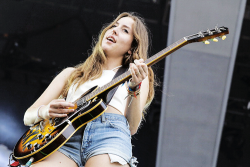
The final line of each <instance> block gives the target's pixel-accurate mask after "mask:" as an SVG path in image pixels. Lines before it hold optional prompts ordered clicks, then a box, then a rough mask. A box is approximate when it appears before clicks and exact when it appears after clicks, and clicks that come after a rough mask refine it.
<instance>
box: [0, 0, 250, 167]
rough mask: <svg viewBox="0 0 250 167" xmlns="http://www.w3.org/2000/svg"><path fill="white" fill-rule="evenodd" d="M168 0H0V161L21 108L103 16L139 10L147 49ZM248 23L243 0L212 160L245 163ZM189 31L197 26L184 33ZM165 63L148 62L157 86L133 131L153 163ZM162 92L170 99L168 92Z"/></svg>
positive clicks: (86, 42) (75, 55) (18, 130)
mask: <svg viewBox="0 0 250 167" xmlns="http://www.w3.org/2000/svg"><path fill="white" fill-rule="evenodd" d="M171 4H172V3H171V0H126V1H124V0H98V1H93V0H0V166H1V167H2V166H7V163H8V156H9V154H10V153H11V151H12V149H13V148H14V146H15V144H16V142H17V141H18V140H19V138H20V137H21V136H22V135H23V133H24V132H25V131H26V130H27V128H28V127H25V126H24V125H23V115H24V112H25V111H26V109H27V108H28V107H29V106H30V105H31V104H32V103H33V102H34V101H35V100H36V99H37V98H38V97H39V96H40V94H41V93H42V92H43V91H44V90H45V89H46V87H47V86H48V84H49V83H50V82H51V80H52V79H53V78H54V77H55V76H56V75H57V74H58V73H59V72H60V71H61V70H62V69H64V68H66V67H69V66H75V65H77V64H78V63H79V62H83V61H84V60H85V59H86V58H87V57H88V55H89V53H91V47H92V44H93V39H95V38H96V37H97V36H98V34H99V31H100V29H101V28H102V26H103V25H104V24H105V23H109V22H111V21H112V20H113V19H114V18H115V17H116V16H117V15H118V14H119V13H122V12H126V11H133V12H137V13H139V14H140V15H141V16H142V17H143V18H145V21H146V24H147V25H148V27H149V29H150V31H151V34H152V46H151V49H150V55H153V54H155V53H157V52H158V51H160V50H162V49H164V48H165V47H166V46H167V40H168V32H169V26H170V10H171V8H172V7H173V6H172V5H171ZM216 24H217V23H215V25H216ZM249 24H250V2H249V0H248V1H247V3H246V6H244V17H243V22H242V28H241V32H240V34H239V36H238V38H239V43H238V48H237V53H236V59H235V62H234V68H233V73H232V79H231V80H230V91H229V96H228V99H227V107H226V112H225V115H224V118H225V119H224V120H223V121H224V122H223V131H222V134H221V140H220V141H221V142H220V148H219V150H218V157H217V164H216V166H218V167H231V166H232V167H247V166H249V163H250V160H249V158H248V155H249V152H250V144H249V142H248V141H249V140H250V121H249V117H250V113H249V111H250V73H249V71H250V49H249V46H250V31H249V27H250V25H249ZM221 26H222V25H221ZM225 26H226V25H225ZM201 27H203V29H204V30H206V29H207V28H208V27H207V25H204V26H201ZM183 28H185V25H183ZM209 28H213V27H209ZM193 33H197V32H196V30H195V31H190V32H189V34H186V35H190V34H193ZM182 37H183V36H178V39H180V38H182ZM178 39H176V40H178ZM164 68H165V61H164V60H163V61H160V62H158V63H157V64H156V65H154V66H153V69H154V70H155V74H156V77H157V81H158V83H159V86H157V87H156V94H155V98H154V100H153V102H152V104H151V106H150V108H149V110H148V114H147V116H146V121H145V122H143V125H142V127H141V128H140V129H139V131H138V133H137V134H136V135H134V136H133V137H132V143H133V145H134V147H133V154H134V156H136V157H137V158H138V161H139V164H138V166H139V167H154V166H156V159H157V143H158V135H159V134H158V132H159V124H160V115H161V103H162V94H164V93H166V92H163V80H164ZM197 79H198V78H197ZM171 93H173V94H175V93H174V92H171ZM168 95H169V96H168V98H170V99H171V95H172V94H168Z"/></svg>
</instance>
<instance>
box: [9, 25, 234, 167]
mask: <svg viewBox="0 0 250 167" xmlns="http://www.w3.org/2000/svg"><path fill="white" fill-rule="evenodd" d="M228 33H229V31H228V28H227V27H215V28H214V29H211V30H209V29H208V30H207V31H200V32H198V33H196V34H193V35H190V36H186V37H183V38H181V39H180V40H178V41H177V42H175V43H173V44H171V45H170V46H168V47H167V48H165V49H163V50H162V51H160V52H158V53H157V54H155V55H154V56H152V57H150V58H149V59H147V60H146V61H145V64H147V66H151V65H153V64H155V63H157V62H158V61H160V60H162V59H163V58H165V57H166V56H168V55H169V54H171V53H172V52H174V51H176V50H177V49H179V48H181V47H183V46H184V45H186V44H189V43H193V42H204V43H205V44H209V41H208V39H211V40H212V41H214V42H217V41H218V39H217V37H218V38H222V40H224V39H225V38H226V36H225V35H226V34H228ZM130 77H131V73H130V71H127V72H125V73H123V74H122V75H120V76H118V77H117V78H115V79H113V80H112V81H111V82H109V83H107V84H106V85H104V86H102V87H98V86H94V87H92V88H91V89H89V90H88V91H87V92H85V93H84V94H83V95H82V96H81V97H80V98H79V99H78V100H77V101H75V102H74V105H75V106H74V107H73V108H74V109H75V112H74V113H70V114H68V116H67V117H66V118H51V119H49V120H42V121H40V122H38V123H36V124H35V125H34V126H32V127H30V129H29V130H27V131H26V132H25V133H24V135H23V136H22V137H21V138H20V139H19V141H18V142H17V144H16V146H15V147H14V150H13V156H14V159H16V160H18V161H19V163H20V164H22V165H24V164H26V163H27V162H28V161H33V163H36V162H39V161H41V160H43V159H45V158H46V157H48V156H49V155H51V154H52V153H53V152H55V151H56V150H57V149H59V148H60V147H61V146H62V145H63V144H64V143H66V142H67V141H68V140H69V139H70V137H71V136H72V135H73V134H74V133H75V132H76V131H77V130H78V129H79V128H81V127H82V126H84V125H86V124H87V123H88V122H90V121H92V120H94V119H95V118H97V117H98V116H100V115H101V114H102V113H104V112H105V110H106V109H107V105H106V104H105V100H106V95H107V93H108V92H109V91H110V90H111V89H113V88H114V87H116V86H118V85H119V84H121V83H123V82H125V81H127V80H129V78H130Z"/></svg>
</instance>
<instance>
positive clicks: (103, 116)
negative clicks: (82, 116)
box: [102, 113, 106, 123]
mask: <svg viewBox="0 0 250 167" xmlns="http://www.w3.org/2000/svg"><path fill="white" fill-rule="evenodd" d="M105 121H106V120H105V115H104V113H103V114H102V123H104V122H105Z"/></svg>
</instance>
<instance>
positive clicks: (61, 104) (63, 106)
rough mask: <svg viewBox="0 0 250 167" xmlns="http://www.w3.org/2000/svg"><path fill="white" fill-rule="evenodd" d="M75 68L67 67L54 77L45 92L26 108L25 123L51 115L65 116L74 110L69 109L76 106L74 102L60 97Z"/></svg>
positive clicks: (29, 123)
mask: <svg viewBox="0 0 250 167" xmlns="http://www.w3.org/2000/svg"><path fill="white" fill-rule="evenodd" d="M74 70H75V69H74V68H66V69H64V70H63V71H62V72H61V73H60V74H58V75H57V76H56V77H55V78H54V79H53V81H52V82H51V83H50V85H49V86H48V87H47V89H46V90H45V91H44V92H43V94H42V95H41V96H40V97H39V98H38V99H37V100H36V101H35V103H34V104H32V105H31V106H30V107H29V108H28V109H27V110H26V112H25V114H24V119H23V120H24V124H25V125H27V126H30V125H33V124H35V123H37V122H39V121H40V120H42V119H48V118H50V117H65V116H67V113H69V112H73V111H74V110H73V109H67V108H68V107H72V106H74V105H73V104H72V103H68V102H65V100H64V99H58V97H59V96H60V94H61V92H62V89H63V88H64V85H65V84H66V82H67V80H68V78H69V76H70V74H71V73H72V72H73V71H74Z"/></svg>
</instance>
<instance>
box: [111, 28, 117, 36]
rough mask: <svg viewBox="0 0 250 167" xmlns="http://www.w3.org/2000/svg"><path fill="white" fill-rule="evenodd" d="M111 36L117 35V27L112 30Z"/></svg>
mask: <svg viewBox="0 0 250 167" xmlns="http://www.w3.org/2000/svg"><path fill="white" fill-rule="evenodd" d="M112 31H113V34H115V35H117V34H118V31H117V27H115V28H113V30H112Z"/></svg>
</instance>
